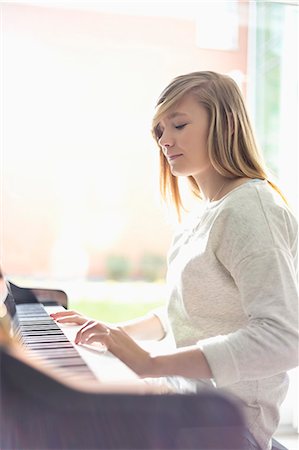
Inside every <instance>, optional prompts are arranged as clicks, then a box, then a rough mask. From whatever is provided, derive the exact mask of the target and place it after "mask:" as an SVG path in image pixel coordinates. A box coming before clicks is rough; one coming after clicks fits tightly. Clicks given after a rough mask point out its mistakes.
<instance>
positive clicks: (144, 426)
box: [0, 276, 244, 450]
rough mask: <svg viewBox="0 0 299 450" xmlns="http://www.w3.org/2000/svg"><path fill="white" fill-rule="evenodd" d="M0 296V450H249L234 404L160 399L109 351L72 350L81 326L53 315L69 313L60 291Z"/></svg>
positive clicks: (210, 393) (209, 397)
mask: <svg viewBox="0 0 299 450" xmlns="http://www.w3.org/2000/svg"><path fill="white" fill-rule="evenodd" d="M23 289H24V290H23ZM0 294H1V297H0V389H1V390H0V392H1V396H0V430H1V434H0V448H1V449H3V450H4V449H5V450H13V449H14V450H16V449H20V450H25V449H30V450H35V449H36V450H41V449H43V450H46V449H49V450H50V449H51V450H52V449H53V450H54V449H55V450H60V449H61V450H62V449H63V450H71V449H78V450H83V449H84V450H89V449H90V450H91V449H93V450H94V449H106V450H110V449H119V450H120V449H122V450H125V449H130V450H139V449H181V450H182V449H202V450H203V449H205V450H208V449H214V450H216V449H217V450H224V449H226V450H233V449H236V450H242V449H243V445H244V444H243V440H242V435H243V432H244V418H243V416H242V412H241V408H240V405H239V404H238V402H237V401H236V400H235V399H234V398H231V397H230V396H226V395H224V394H222V393H219V392H218V391H217V390H203V391H202V392H201V393H200V394H177V393H161V392H158V390H155V389H154V388H153V387H150V388H149V385H146V383H144V381H143V380H140V379H139V378H138V376H137V375H136V374H135V373H134V372H132V371H131V370H130V369H129V368H128V367H127V366H126V365H125V364H123V363H122V362H121V361H119V360H118V359H117V358H115V357H114V356H113V355H110V354H109V352H103V351H98V350H95V351H92V350H91V349H88V348H87V349H84V348H81V347H82V346H76V348H75V346H74V344H73V338H74V335H75V334H76V328H78V327H70V326H69V327H67V326H65V325H64V326H58V325H57V324H56V323H55V322H54V321H53V320H52V319H51V317H50V316H49V313H50V312H51V311H54V310H57V308H58V309H59V308H64V307H67V298H66V295H65V294H64V293H62V292H61V291H60V292H59V293H58V294H59V295H58V296H57V297H55V295H54V294H55V292H54V291H52V292H48V293H47V292H45V291H43V292H41V290H34V289H29V290H28V288H21V287H19V286H16V285H14V284H12V283H10V282H8V281H7V280H5V279H4V278H3V277H1V276H0ZM55 298H56V300H55ZM57 299H58V300H57ZM91 355H92V357H93V358H91ZM92 359H93V362H91V360H92ZM94 361H96V363H95V362H94Z"/></svg>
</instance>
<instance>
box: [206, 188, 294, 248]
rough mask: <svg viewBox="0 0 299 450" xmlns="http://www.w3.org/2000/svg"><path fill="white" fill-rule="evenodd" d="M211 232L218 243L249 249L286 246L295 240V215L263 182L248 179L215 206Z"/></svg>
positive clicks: (291, 244) (290, 245) (288, 246)
mask: <svg viewBox="0 0 299 450" xmlns="http://www.w3.org/2000/svg"><path fill="white" fill-rule="evenodd" d="M214 215H215V220H214V226H213V235H214V237H215V239H216V240H217V241H218V243H219V245H220V244H221V245H230V244H231V245H232V244H233V245H234V246H235V247H238V248H239V250H241V248H242V249H244V247H246V248H247V250H248V251H249V250H250V248H251V249H252V250H256V249H265V248H269V247H273V246H275V247H281V248H284V249H285V248H288V249H290V248H291V247H292V246H293V245H294V242H295V241H296V239H297V232H298V226H297V221H296V218H295V216H294V215H293V214H292V212H291V211H290V210H289V208H288V207H287V205H286V204H285V203H284V201H283V200H282V198H281V197H280V195H279V194H278V193H277V192H276V191H275V190H274V189H273V188H272V187H271V186H270V185H269V184H268V183H267V182H266V181H256V182H255V181H252V182H248V183H246V184H244V185H242V186H240V187H239V188H237V189H235V190H234V191H231V193H229V194H228V195H227V196H226V197H224V198H223V199H222V200H221V201H219V202H218V204H216V205H215V211H214Z"/></svg>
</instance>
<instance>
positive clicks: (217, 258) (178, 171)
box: [54, 72, 298, 449]
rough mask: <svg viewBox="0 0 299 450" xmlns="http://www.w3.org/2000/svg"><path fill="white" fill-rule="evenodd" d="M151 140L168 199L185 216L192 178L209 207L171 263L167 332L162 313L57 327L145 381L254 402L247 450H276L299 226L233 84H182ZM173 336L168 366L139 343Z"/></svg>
mask: <svg viewBox="0 0 299 450" xmlns="http://www.w3.org/2000/svg"><path fill="white" fill-rule="evenodd" d="M153 135H154V138H155V140H156V141H157V144H158V147H159V151H160V164H161V189H162V193H163V195H164V197H166V198H168V199H170V200H171V201H173V202H174V205H175V206H176V209H177V211H178V214H180V211H181V207H182V206H183V205H182V201H181V196H180V189H179V184H178V177H188V180H189V181H190V185H191V188H192V190H193V192H194V193H195V195H197V196H198V197H199V198H201V201H202V202H204V203H205V208H204V210H203V212H202V213H201V215H200V216H199V217H197V218H196V219H195V220H194V223H193V224H191V225H189V226H186V227H182V228H181V229H180V231H179V232H178V233H177V234H176V235H175V237H174V240H173V243H172V246H171V249H170V252H169V256H168V274H167V283H168V286H169V293H170V294H169V299H168V304H167V308H166V309H167V320H165V319H164V318H163V315H160V314H159V313H158V312H153V314H149V315H148V316H146V317H143V318H141V319H140V320H134V321H130V322H127V323H125V324H121V325H119V326H117V325H111V324H104V323H101V322H98V321H93V320H89V319H86V318H85V317H83V316H81V315H80V314H78V313H76V312H73V311H66V312H64V313H59V314H56V315H54V318H55V319H56V320H58V321H59V322H71V323H77V324H78V323H79V324H82V325H83V327H82V328H81V330H80V331H79V332H78V334H77V337H76V343H78V344H79V343H81V344H84V343H89V344H90V343H92V342H101V343H103V344H104V345H106V346H107V348H108V349H109V350H110V351H111V352H112V353H113V354H114V355H116V356H117V357H118V358H120V359H121V360H122V361H124V362H125V363H126V364H127V365H128V366H130V367H131V368H132V369H133V370H134V371H135V372H137V373H138V374H139V375H140V376H141V377H152V378H159V377H169V378H168V379H169V380H170V381H171V380H179V379H181V380H184V381H185V389H188V387H187V388H186V386H190V390H192V389H195V390H196V387H197V386H200V385H201V384H202V381H203V380H211V383H213V384H214V385H215V386H216V387H218V388H222V389H224V390H226V391H227V392H230V393H232V394H234V395H235V396H237V397H238V398H240V399H241V400H242V401H243V402H244V408H245V413H246V419H247V424H248V430H249V433H248V436H247V439H248V442H247V446H248V449H249V448H252V449H254V448H255V449H257V448H261V449H270V448H271V437H272V435H273V433H274V431H275V429H276V427H277V425H278V422H279V406H280V404H281V402H282V401H283V399H284V397H285V395H286V392H287V388H288V377H287V374H286V371H288V370H289V369H291V368H293V367H295V366H296V365H297V359H298V323H297V318H298V313H297V311H298V306H297V301H298V297H297V290H296V287H297V286H296V267H295V266H296V262H297V257H296V252H297V223H296V220H295V218H294V216H293V215H292V213H291V212H290V210H289V208H288V206H287V204H286V201H285V199H284V197H283V195H282V194H281V193H280V191H279V189H278V188H277V187H276V186H275V185H274V184H273V183H272V182H271V181H269V180H268V177H267V174H266V169H265V168H264V164H263V162H262V158H261V156H260V155H259V152H258V150H257V146H256V144H255V140H254V136H253V133H252V129H251V126H250V122H249V119H248V115H247V112H246V108H245V106H244V101H243V99H242V95H241V93H240V90H239V88H238V86H237V85H236V83H235V82H234V81H233V80H232V79H231V78H230V77H228V76H225V75H221V74H217V73H214V72H195V73H191V74H187V75H183V76H179V77H177V78H175V79H174V80H173V81H172V82H171V83H170V85H169V86H167V87H166V89H165V90H164V91H163V92H162V94H161V96H160V98H159V100H158V103H157V110H156V114H155V117H154V119H153ZM166 332H169V333H172V335H173V337H174V340H175V343H176V349H175V350H174V351H173V352H171V353H169V354H164V355H159V356H153V355H151V354H150V353H149V352H147V351H146V350H144V349H142V348H141V347H140V346H139V345H138V344H137V343H136V341H135V339H157V340H159V339H162V338H163V337H164V335H165V333H166ZM180 377H183V378H180ZM175 385H176V384H175V383H173V386H175ZM177 385H180V383H178V384H177ZM181 385H182V384H181Z"/></svg>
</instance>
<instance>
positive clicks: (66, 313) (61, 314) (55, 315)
mask: <svg viewBox="0 0 299 450" xmlns="http://www.w3.org/2000/svg"><path fill="white" fill-rule="evenodd" d="M78 315H80V314H79V313H78V312H77V311H70V310H66V311H59V312H56V313H51V314H50V316H51V317H53V319H56V318H58V317H64V316H78Z"/></svg>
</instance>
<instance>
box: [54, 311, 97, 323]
mask: <svg viewBox="0 0 299 450" xmlns="http://www.w3.org/2000/svg"><path fill="white" fill-rule="evenodd" d="M50 316H51V317H52V318H53V319H54V320H56V322H59V323H72V324H73V325H83V324H84V323H86V322H88V321H89V320H90V319H88V317H84V316H83V315H82V314H80V313H78V312H77V311H69V310H66V311H61V312H57V313H53V314H50Z"/></svg>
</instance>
